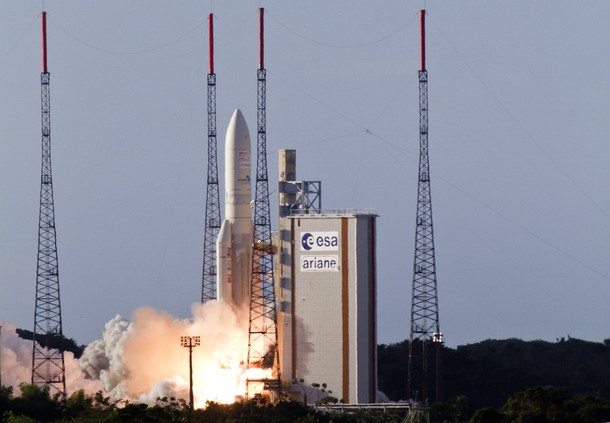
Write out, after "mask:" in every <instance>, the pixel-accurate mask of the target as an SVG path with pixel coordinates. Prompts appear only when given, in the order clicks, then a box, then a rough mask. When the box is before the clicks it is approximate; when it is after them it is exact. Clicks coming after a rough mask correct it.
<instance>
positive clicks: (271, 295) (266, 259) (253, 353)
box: [246, 7, 280, 396]
mask: <svg viewBox="0 0 610 423" xmlns="http://www.w3.org/2000/svg"><path fill="white" fill-rule="evenodd" d="M263 13H264V9H263V8H262V7H261V8H259V67H258V71H257V80H258V85H257V115H256V116H257V118H256V121H257V122H256V123H257V125H256V127H257V139H256V140H257V142H256V193H255V197H254V238H253V240H254V243H253V249H252V283H251V293H250V323H249V334H248V369H255V368H262V369H265V374H264V376H263V377H257V378H250V377H249V378H248V379H246V395H247V396H250V394H251V392H254V391H256V390H259V389H260V387H261V385H262V387H263V388H264V389H265V390H268V391H271V392H273V391H275V392H278V390H279V388H280V368H279V357H278V352H277V309H276V304H275V287H274V284H273V245H272V239H271V210H270V207H269V181H268V177H267V175H268V173H267V117H266V108H267V100H266V96H267V94H266V84H267V76H266V70H265V66H264V61H263V58H264V36H263V35H264V30H263V28H264V27H263Z"/></svg>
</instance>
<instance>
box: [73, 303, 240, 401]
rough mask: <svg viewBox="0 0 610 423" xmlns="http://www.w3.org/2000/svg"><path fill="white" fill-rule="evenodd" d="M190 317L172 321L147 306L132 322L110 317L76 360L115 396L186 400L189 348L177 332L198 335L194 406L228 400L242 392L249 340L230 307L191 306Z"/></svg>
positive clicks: (194, 371)
mask: <svg viewBox="0 0 610 423" xmlns="http://www.w3.org/2000/svg"><path fill="white" fill-rule="evenodd" d="M192 313H193V317H192V319H177V318H175V317H173V316H171V315H169V314H168V313H164V312H158V311H156V310H153V309H152V308H149V307H143V308H139V309H138V310H136V311H135V312H134V313H133V316H132V321H131V322H127V321H126V320H124V319H122V318H121V317H120V316H116V317H115V318H114V319H112V320H110V321H109V322H108V323H107V324H106V326H105V329H104V333H103V335H102V339H99V340H97V341H94V342H92V343H91V344H89V346H87V348H86V349H85V351H84V353H83V356H82V357H81V359H80V362H81V366H82V367H83V369H84V370H85V371H86V372H87V374H88V375H89V376H90V377H93V378H97V379H100V380H101V381H102V382H103V383H104V386H105V388H106V390H107V392H109V393H110V394H111V396H112V397H114V398H115V399H125V400H130V401H139V402H145V403H149V404H154V403H155V401H156V399H157V398H163V397H168V398H171V397H178V398H184V399H186V398H188V390H189V386H188V384H189V382H188V381H189V352H188V348H184V347H182V346H181V345H180V337H181V336H200V337H201V345H200V346H197V347H195V348H194V350H193V380H194V382H193V390H194V394H195V405H196V406H197V407H202V406H204V405H205V402H206V401H210V400H214V401H218V402H225V403H228V402H233V401H235V399H236V398H237V397H239V396H240V395H243V393H244V391H245V383H244V376H243V374H244V367H245V366H244V365H243V362H244V361H245V358H246V352H247V345H248V342H247V341H248V338H247V335H248V334H247V331H246V330H245V328H244V325H243V322H239V321H238V319H237V317H236V315H235V313H234V312H233V310H232V309H231V307H230V306H229V305H226V304H224V303H220V302H216V301H208V302H207V303H206V304H203V305H202V304H194V305H193V308H192Z"/></svg>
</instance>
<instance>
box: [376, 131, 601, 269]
mask: <svg viewBox="0 0 610 423" xmlns="http://www.w3.org/2000/svg"><path fill="white" fill-rule="evenodd" d="M370 134H371V135H373V136H374V137H376V138H378V139H379V140H381V141H383V142H384V143H385V144H387V145H389V146H392V147H394V148H396V150H398V151H399V152H402V153H406V152H405V151H404V150H402V149H400V148H398V147H397V146H395V145H394V144H393V143H391V142H389V141H388V140H386V139H384V138H383V137H381V136H380V135H378V134H375V133H372V132H370ZM408 155H409V156H411V154H408ZM390 156H391V157H395V155H394V154H391V155H390ZM410 159H411V160H413V161H414V162H415V158H414V157H410ZM400 166H401V167H403V168H404V165H403V164H402V163H400ZM430 172H431V173H432V175H433V176H434V177H435V178H439V179H440V180H442V181H443V182H445V183H446V184H447V185H449V186H450V187H452V188H453V189H455V190H456V191H458V192H460V193H461V194H463V195H465V196H467V197H468V198H470V199H471V200H474V201H475V202H476V203H478V204H479V205H481V206H483V207H484V208H486V209H487V210H489V211H491V212H492V213H494V214H495V215H497V216H499V217H501V218H502V219H504V220H505V221H507V222H508V223H510V224H511V225H513V226H515V227H517V228H518V229H520V230H522V231H523V232H525V233H527V234H528V235H530V236H531V237H533V238H535V239H537V240H538V241H541V242H542V243H544V244H545V245H547V246H548V247H550V248H551V249H553V250H555V251H556V252H559V253H561V254H563V255H564V256H566V257H568V258H569V259H570V260H572V261H574V262H576V263H578V264H580V265H581V266H583V267H585V268H587V269H589V270H590V271H591V272H593V273H595V274H597V275H599V276H601V277H603V278H604V279H608V280H610V276H609V275H607V274H605V273H603V272H601V271H599V270H597V269H595V268H594V267H592V266H590V265H589V264H587V263H585V262H584V261H582V260H581V259H579V258H578V257H576V256H574V255H572V254H570V253H568V252H567V251H565V250H563V249H561V248H559V247H557V246H556V245H555V244H553V243H552V242H550V241H548V240H547V239H546V238H543V237H542V236H540V235H538V234H537V233H535V232H534V231H532V230H530V229H528V228H527V227H525V226H523V225H522V224H520V223H518V222H517V221H516V220H514V219H512V218H511V217H509V216H507V215H505V214H504V213H502V212H500V211H499V210H497V209H495V208H494V207H492V206H490V205H489V204H487V203H485V202H484V201H483V200H480V199H478V198H477V197H475V196H474V195H472V194H470V193H468V192H467V191H465V190H463V189H462V188H460V187H459V186H457V185H455V184H454V183H453V182H451V181H450V180H449V179H446V178H444V177H443V176H442V175H440V174H438V173H436V172H432V171H430Z"/></svg>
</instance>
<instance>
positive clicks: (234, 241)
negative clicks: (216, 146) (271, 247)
mask: <svg viewBox="0 0 610 423" xmlns="http://www.w3.org/2000/svg"><path fill="white" fill-rule="evenodd" d="M250 174H251V148H250V133H249V131H248V125H247V124H246V120H245V119H244V116H243V114H242V113H241V111H240V110H239V109H237V110H235V112H234V113H233V116H232V117H231V121H230V122H229V127H228V128H227V135H226V138H225V220H224V221H223V222H222V226H221V227H220V232H219V233H218V238H217V240H216V263H217V266H218V272H217V281H216V288H217V289H216V292H217V296H218V300H219V301H224V302H225V303H228V304H231V305H233V306H234V307H235V308H236V309H237V310H238V311H239V310H243V309H246V307H247V306H249V301H250V281H251V273H252V236H253V228H254V225H253V222H252V212H251V206H250V203H251V201H252V187H251V185H252V184H251V178H250Z"/></svg>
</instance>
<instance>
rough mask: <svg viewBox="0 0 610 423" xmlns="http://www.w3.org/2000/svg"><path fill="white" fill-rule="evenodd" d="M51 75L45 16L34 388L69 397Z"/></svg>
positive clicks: (33, 357)
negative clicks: (58, 345) (62, 345)
mask: <svg viewBox="0 0 610 423" xmlns="http://www.w3.org/2000/svg"><path fill="white" fill-rule="evenodd" d="M50 80H51V74H50V73H49V72H48V69H47V15H46V12H44V11H43V12H42V73H41V75H40V82H41V111H42V170H41V178H40V212H39V221H38V258H37V267H36V303H35V311H34V341H33V352H32V384H33V385H39V386H44V385H46V386H49V387H51V388H52V391H55V392H54V393H58V394H59V395H60V396H62V397H64V398H65V396H66V372H65V365H64V353H63V351H60V350H57V349H51V348H50V345H51V341H53V340H61V339H62V338H63V333H62V327H61V302H60V297H59V272H58V266H57V264H58V263H57V242H56V241H57V240H56V232H55V206H54V204H53V179H52V176H51V98H50V96H51V94H50V86H49V84H50Z"/></svg>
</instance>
